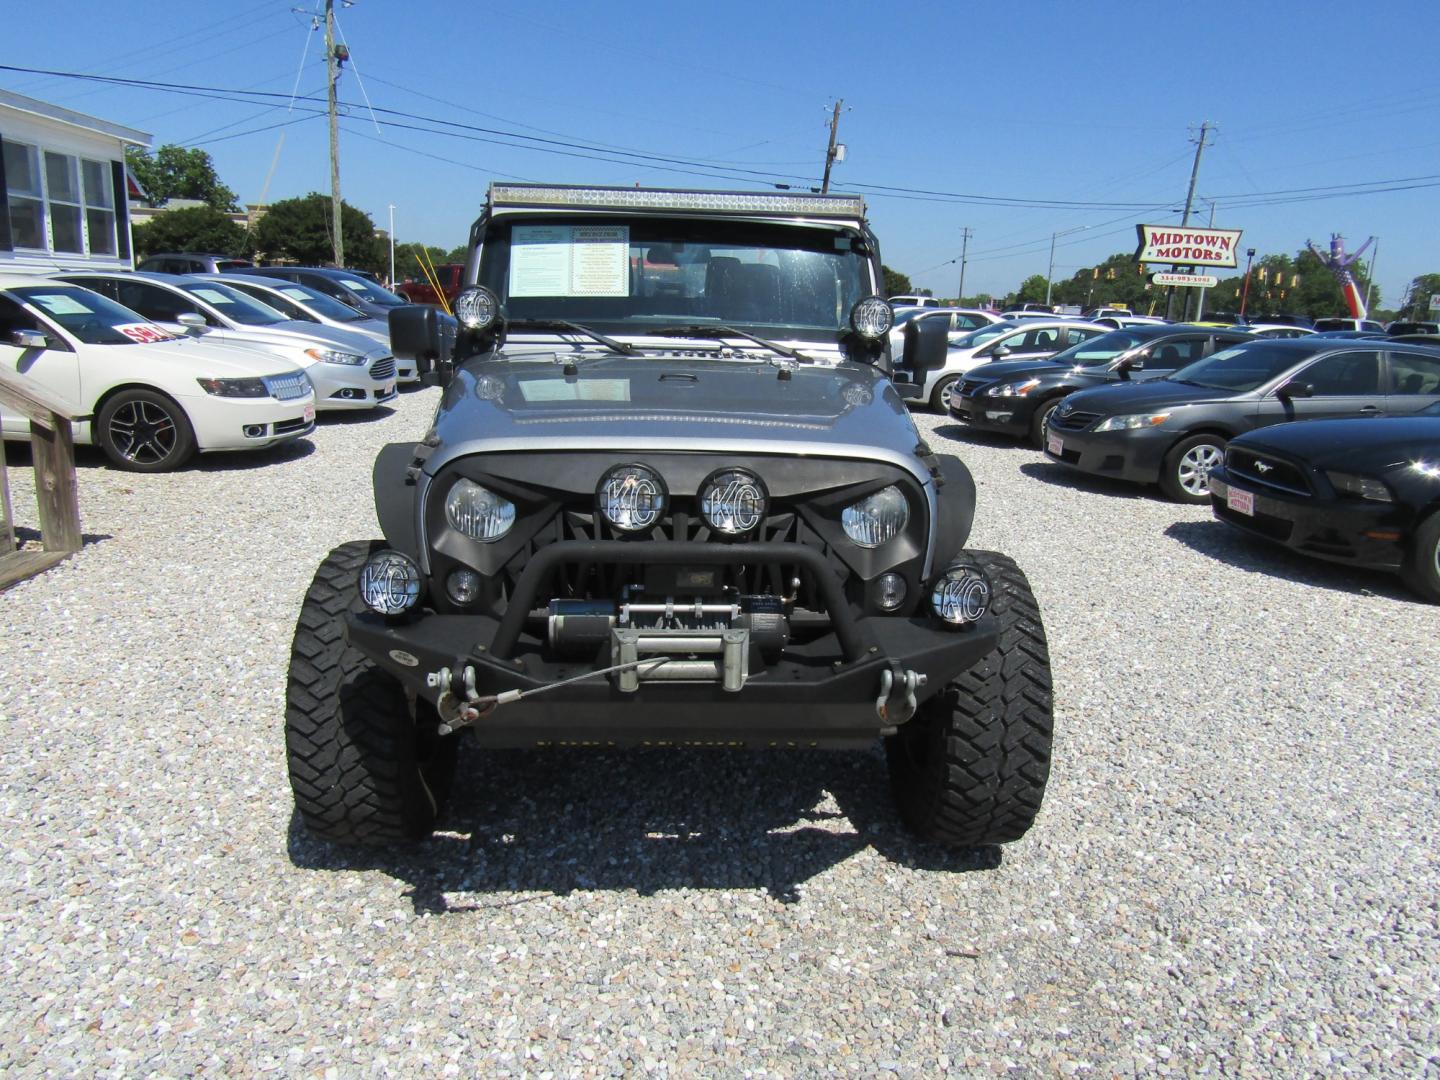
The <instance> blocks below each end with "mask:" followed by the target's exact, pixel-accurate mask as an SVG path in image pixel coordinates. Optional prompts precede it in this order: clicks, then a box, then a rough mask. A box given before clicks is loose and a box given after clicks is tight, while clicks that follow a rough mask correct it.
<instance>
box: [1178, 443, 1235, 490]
mask: <svg viewBox="0 0 1440 1080" xmlns="http://www.w3.org/2000/svg"><path fill="white" fill-rule="evenodd" d="M1224 456H1225V455H1224V453H1223V452H1222V451H1221V449H1220V448H1219V447H1218V446H1216V445H1215V444H1214V443H1199V444H1197V445H1195V446H1192V447H1191V448H1190V449H1189V450H1187V451H1186V452H1185V456H1184V457H1182V458H1181V459H1180V467H1179V474H1180V475H1179V477H1178V479H1179V481H1180V486H1181V487H1182V488H1184V489H1185V490H1186V491H1187V492H1189V493H1190V494H1191V495H1196V496H1203V495H1208V494H1209V493H1210V470H1211V469H1213V468H1215V466H1217V465H1219V464H1220V462H1221V461H1222V460H1223V459H1224Z"/></svg>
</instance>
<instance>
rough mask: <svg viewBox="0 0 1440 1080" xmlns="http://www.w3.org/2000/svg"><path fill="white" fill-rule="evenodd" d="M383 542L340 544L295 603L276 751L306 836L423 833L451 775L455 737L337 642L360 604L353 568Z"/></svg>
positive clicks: (407, 836)
mask: <svg viewBox="0 0 1440 1080" xmlns="http://www.w3.org/2000/svg"><path fill="white" fill-rule="evenodd" d="M383 546H384V545H383V543H382V542H381V541H379V540H371V541H363V540H362V541H358V542H353V543H349V544H342V545H341V546H340V547H338V548H336V549H335V550H334V551H332V552H331V553H330V555H329V556H328V557H327V558H326V559H325V561H324V562H323V563H321V564H320V569H319V570H317V571H316V572H315V577H314V580H312V581H311V583H310V589H309V591H308V592H306V594H305V600H304V602H303V603H302V604H301V606H300V618H299V621H298V622H297V623H296V626H295V639H294V642H293V643H292V645H291V648H290V672H289V678H288V680H287V682H286V687H285V756H286V763H287V765H288V766H289V772H290V788H291V790H292V791H293V792H294V794H295V809H296V810H298V811H299V813H300V818H301V820H302V821H304V823H305V827H306V828H307V829H308V830H309V831H310V833H311V834H312V835H314V836H317V837H319V838H320V839H323V840H330V841H333V842H335V843H342V844H372V845H373V844H390V843H397V842H400V841H406V840H417V839H421V838H423V837H426V836H428V835H429V834H430V833H431V831H432V830H433V829H434V827H435V822H436V820H437V819H438V818H439V816H440V812H441V811H442V810H443V809H444V806H445V803H446V801H447V800H448V798H449V794H450V783H451V780H452V779H453V778H454V775H455V751H456V740H455V739H453V738H444V737H441V736H440V735H439V734H437V727H438V725H439V722H440V721H439V717H438V716H437V715H436V714H435V712H434V710H433V709H432V708H430V707H429V705H428V704H427V703H426V702H424V701H419V702H417V703H416V706H415V708H414V709H412V708H411V706H410V702H409V700H408V699H407V696H406V694H405V690H404V687H402V686H401V684H400V683H399V682H398V681H397V680H396V679H395V678H394V677H392V676H391V675H390V674H389V673H387V672H386V671H384V670H382V669H381V668H378V667H376V666H375V665H374V664H373V663H371V662H370V660H369V659H367V658H366V657H365V655H364V654H363V653H361V652H360V651H359V650H358V649H354V648H351V647H350V645H349V644H348V643H347V642H346V641H345V632H344V631H345V616H346V615H348V614H350V613H352V612H359V611H364V610H366V609H365V605H364V603H363V602H362V601H361V599H360V584H359V581H360V569H361V567H363V566H364V565H365V561H366V560H367V559H368V558H369V557H370V555H371V554H372V553H373V552H374V551H375V550H376V549H377V548H380V547H383Z"/></svg>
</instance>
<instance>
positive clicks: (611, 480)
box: [595, 465, 667, 532]
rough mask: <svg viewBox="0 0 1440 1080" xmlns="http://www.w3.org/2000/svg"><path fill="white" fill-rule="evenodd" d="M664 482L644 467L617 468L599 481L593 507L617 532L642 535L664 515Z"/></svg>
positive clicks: (652, 470) (625, 466)
mask: <svg viewBox="0 0 1440 1080" xmlns="http://www.w3.org/2000/svg"><path fill="white" fill-rule="evenodd" d="M666 495H667V492H666V490H665V481H663V480H661V479H660V474H659V473H657V472H655V470H654V469H651V468H648V467H647V466H644V465H617V466H615V468H613V469H611V470H610V471H609V472H607V473H606V474H605V475H604V476H602V477H601V478H600V484H599V486H598V487H597V488H596V489H595V503H596V506H597V507H598V508H599V510H600V514H601V516H603V517H604V518H605V520H606V521H608V522H609V523H610V524H611V525H613V526H614V527H615V528H617V529H619V530H620V531H621V532H644V531H645V530H646V529H649V528H651V527H652V526H654V525H655V523H656V522H657V521H659V520H660V518H661V516H662V515H663V514H664V513H665V499H666Z"/></svg>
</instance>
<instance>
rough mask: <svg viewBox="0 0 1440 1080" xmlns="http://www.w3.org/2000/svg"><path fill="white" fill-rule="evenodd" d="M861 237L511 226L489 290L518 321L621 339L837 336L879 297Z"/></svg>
mask: <svg viewBox="0 0 1440 1080" xmlns="http://www.w3.org/2000/svg"><path fill="white" fill-rule="evenodd" d="M854 240H855V237H854V236H853V234H852V233H850V232H847V231H844V230H842V229H839V228H834V227H830V228H822V227H809V228H799V227H796V226H792V225H777V224H772V223H765V222H747V221H738V220H730V221H716V220H713V219H709V220H707V219H683V218H682V219H669V218H650V217H643V218H634V219H631V220H629V221H625V220H623V219H614V218H609V219H600V218H577V219H574V220H567V219H565V218H553V217H547V218H545V219H543V221H541V220H538V219H537V220H534V221H525V220H519V221H512V220H510V219H504V220H497V221H491V222H490V225H489V228H488V230H487V232H486V236H485V245H484V255H483V258H482V262H481V266H480V283H481V284H483V285H485V286H486V287H487V288H489V289H491V290H492V291H494V292H495V293H496V294H498V295H499V296H500V297H501V298H502V299H503V300H504V302H505V310H506V314H507V315H509V316H510V318H511V319H514V320H517V321H518V320H525V319H566V320H569V321H571V322H577V323H583V324H584V325H586V326H591V327H597V328H603V329H605V330H607V331H609V332H611V333H626V332H630V333H636V332H643V331H644V330H645V329H646V327H647V326H648V327H656V326H666V325H670V324H677V323H683V324H690V325H699V324H705V323H713V324H715V325H717V326H725V325H729V326H735V327H747V328H750V329H751V330H753V331H754V332H755V333H758V334H761V335H765V336H767V337H777V336H781V337H801V338H808V339H812V340H824V339H828V340H831V341H834V340H837V339H838V337H839V336H840V335H841V334H843V333H846V332H848V330H849V321H850V309H851V307H853V306H854V304H855V302H856V301H857V300H859V299H860V298H861V297H862V296H865V295H867V294H868V293H869V292H870V291H871V290H870V289H869V288H868V287H866V285H865V282H866V281H867V279H868V273H867V271H868V267H867V265H866V260H865V258H864V257H863V256H861V255H860V254H858V253H857V252H856V251H855V250H854V246H853V244H854ZM777 328H778V329H780V330H781V331H784V332H783V333H780V334H777V333H776V330H777Z"/></svg>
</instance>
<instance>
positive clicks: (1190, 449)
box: [1160, 432, 1225, 506]
mask: <svg viewBox="0 0 1440 1080" xmlns="http://www.w3.org/2000/svg"><path fill="white" fill-rule="evenodd" d="M1206 447H1210V448H1213V449H1214V450H1217V451H1219V456H1218V457H1217V458H1216V461H1215V463H1216V464H1218V463H1219V458H1223V457H1224V456H1225V436H1223V435H1212V434H1210V433H1209V432H1202V433H1201V434H1199V435H1191V436H1189V437H1188V438H1184V439H1181V440H1180V441H1179V442H1178V443H1176V444H1175V445H1174V446H1172V447H1171V448H1170V452H1169V453H1168V454H1166V455H1165V463H1164V464H1163V465H1161V466H1160V490H1161V491H1163V492H1164V493H1165V494H1166V495H1167V496H1169V497H1170V498H1171V499H1174V500H1175V501H1176V502H1181V503H1191V504H1193V505H1197V506H1198V505H1200V504H1201V503H1204V504H1206V505H1209V502H1210V492H1209V490H1208V489H1207V490H1206V491H1204V492H1203V493H1201V492H1198V491H1190V490H1189V489H1188V488H1186V486H1185V481H1186V476H1187V475H1189V476H1193V475H1195V470H1194V468H1193V466H1192V465H1191V463H1190V460H1189V459H1190V457H1191V455H1194V454H1202V455H1205V456H1214V455H1213V454H1210V452H1209V451H1207V450H1206V449H1205V448H1206ZM1187 469H1188V471H1187Z"/></svg>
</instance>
